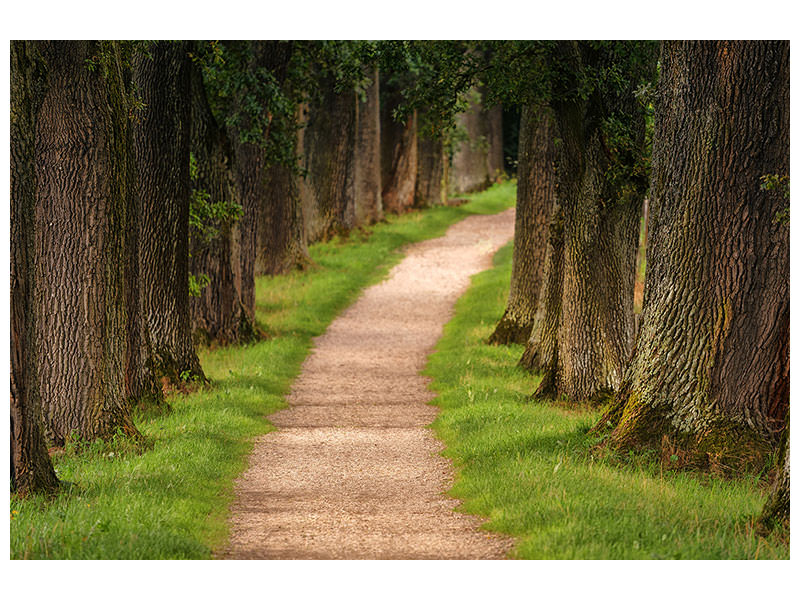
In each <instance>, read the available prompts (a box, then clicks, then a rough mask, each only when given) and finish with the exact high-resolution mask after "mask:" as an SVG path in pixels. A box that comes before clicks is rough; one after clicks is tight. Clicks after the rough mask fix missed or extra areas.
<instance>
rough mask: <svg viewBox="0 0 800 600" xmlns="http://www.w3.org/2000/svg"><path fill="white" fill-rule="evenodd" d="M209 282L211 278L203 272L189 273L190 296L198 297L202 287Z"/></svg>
mask: <svg viewBox="0 0 800 600" xmlns="http://www.w3.org/2000/svg"><path fill="white" fill-rule="evenodd" d="M210 283H211V278H210V277H209V276H208V275H206V274H205V273H200V274H199V275H197V276H195V275H194V274H193V273H189V296H190V297H192V298H199V297H200V294H201V293H202V291H203V288H204V287H206V286H208V285H209V284H210Z"/></svg>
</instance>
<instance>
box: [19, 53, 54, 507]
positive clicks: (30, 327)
mask: <svg viewBox="0 0 800 600" xmlns="http://www.w3.org/2000/svg"><path fill="white" fill-rule="evenodd" d="M37 62H38V60H37V58H36V57H35V55H34V52H33V50H32V48H31V44H30V43H28V42H13V41H12V42H11V73H10V82H11V98H10V99H11V122H10V127H11V128H10V136H11V152H10V154H11V208H10V212H11V310H10V312H11V452H10V457H11V488H12V490H13V491H15V492H16V493H17V494H20V495H23V496H25V495H28V494H34V493H38V492H45V493H46V492H50V491H52V490H55V489H56V488H57V487H58V479H57V478H56V474H55V471H54V470H53V465H52V463H51V462H50V457H49V456H48V454H47V447H46V446H45V443H44V437H43V436H42V428H41V419H42V415H41V404H40V399H39V385H38V381H37V370H38V361H37V357H36V343H35V338H34V335H35V330H36V324H35V319H36V313H35V311H33V310H31V309H32V307H33V299H34V295H35V294H34V286H35V285H36V279H35V277H34V247H33V240H34V236H35V229H34V211H35V207H36V167H35V162H34V160H35V146H34V141H35V130H36V115H37V113H38V111H39V108H40V106H41V102H42V95H41V92H40V91H39V90H41V84H42V81H41V80H40V77H39V76H37V74H36V73H37Z"/></svg>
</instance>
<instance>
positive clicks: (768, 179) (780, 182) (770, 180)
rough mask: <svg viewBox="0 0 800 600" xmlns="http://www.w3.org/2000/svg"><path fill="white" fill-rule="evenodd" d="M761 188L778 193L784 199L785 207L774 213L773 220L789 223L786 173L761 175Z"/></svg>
mask: <svg viewBox="0 0 800 600" xmlns="http://www.w3.org/2000/svg"><path fill="white" fill-rule="evenodd" d="M761 189H762V190H764V191H771V192H776V193H779V194H781V195H782V196H783V199H784V200H786V208H783V209H781V210H779V211H778V212H776V213H775V222H776V223H780V224H781V225H788V224H789V176H788V175H777V174H774V173H773V174H771V175H762V176H761Z"/></svg>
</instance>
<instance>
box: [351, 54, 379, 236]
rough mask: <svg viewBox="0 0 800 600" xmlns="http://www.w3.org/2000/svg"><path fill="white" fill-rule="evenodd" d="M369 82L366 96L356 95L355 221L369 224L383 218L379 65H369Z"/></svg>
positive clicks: (359, 223)
mask: <svg viewBox="0 0 800 600" xmlns="http://www.w3.org/2000/svg"><path fill="white" fill-rule="evenodd" d="M369 76H370V77H371V79H372V84H371V85H370V86H369V87H368V88H367V89H366V90H365V99H364V100H363V101H362V100H361V99H359V98H357V99H356V145H355V148H354V152H355V157H354V163H353V172H354V178H355V183H354V185H355V225H357V226H359V225H371V224H372V223H377V222H378V221H380V220H381V219H382V218H383V201H382V199H381V113H380V76H379V74H378V67H377V66H375V67H372V68H370V69H369Z"/></svg>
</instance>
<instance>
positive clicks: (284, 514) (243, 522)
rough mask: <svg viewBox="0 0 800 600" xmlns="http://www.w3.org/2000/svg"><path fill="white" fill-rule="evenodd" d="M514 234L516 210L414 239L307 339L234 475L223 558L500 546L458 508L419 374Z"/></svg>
mask: <svg viewBox="0 0 800 600" xmlns="http://www.w3.org/2000/svg"><path fill="white" fill-rule="evenodd" d="M513 233H514V210H513V209H510V210H507V211H505V212H503V213H500V214H497V215H490V216H472V217H468V218H467V219H465V220H463V221H461V222H460V223H458V224H456V225H453V226H452V227H451V228H450V229H449V230H448V231H447V234H446V235H445V236H443V237H440V238H436V239H433V240H428V241H426V242H422V243H419V244H415V245H414V246H411V247H409V248H408V251H407V253H406V257H405V258H404V259H403V261H402V262H401V263H400V264H398V265H397V266H396V267H395V268H394V269H393V270H392V271H391V273H390V274H389V277H388V278H387V279H386V280H385V281H383V282H382V283H380V284H378V285H375V286H373V287H370V288H368V289H366V290H365V291H364V293H363V294H362V295H361V297H360V298H359V299H358V300H357V301H356V302H355V304H353V305H352V306H351V307H350V308H348V309H347V310H346V311H345V312H343V313H342V314H341V315H340V316H339V317H338V318H337V319H336V320H334V321H333V323H331V325H330V327H329V328H328V330H327V331H326V332H325V334H324V335H322V336H320V337H318V338H316V340H315V345H314V349H313V351H312V353H311V354H310V355H309V356H308V358H307V359H306V361H305V363H304V364H303V370H302V373H301V374H300V376H299V377H298V378H297V380H296V381H295V383H294V385H293V387H292V390H291V393H290V395H289V404H290V407H289V408H288V409H286V410H283V411H280V412H278V413H275V414H274V415H272V416H271V417H270V419H271V420H272V422H273V423H275V425H276V426H277V427H278V428H279V429H278V431H276V432H273V433H269V434H267V435H264V436H262V437H260V438H258V439H257V440H256V444H255V449H254V451H253V454H252V455H251V457H250V466H249V468H248V470H247V471H246V472H245V473H244V474H243V475H242V476H241V478H239V479H238V480H237V482H236V500H235V502H234V505H233V507H232V516H231V520H230V522H231V539H230V544H229V546H228V547H227V548H226V550H225V551H224V552H223V553H222V554H221V555H220V558H235V559H242V558H255V559H260V558H277V559H289V558H322V559H330V558H348V559H356V558H365V559H372V558H392V559H411V558H454V559H466V558H503V556H504V555H505V553H506V552H507V551H508V550H509V548H510V544H511V543H510V540H508V539H507V538H503V537H500V536H496V535H493V534H488V533H487V532H485V531H480V530H479V529H478V527H479V526H480V520H479V519H477V518H476V517H472V516H469V515H464V514H460V513H457V512H454V511H453V508H454V507H455V506H456V505H457V504H458V502H457V501H456V500H453V499H451V498H448V497H447V495H446V494H445V492H446V490H447V489H448V488H449V487H450V485H451V484H452V476H453V470H452V466H451V464H450V462H449V461H448V460H447V459H445V458H442V457H441V456H440V455H439V452H440V451H441V450H442V445H441V443H440V442H439V441H438V440H436V438H435V437H434V435H433V432H432V431H431V430H430V429H429V428H428V427H426V426H427V425H428V424H429V423H431V422H432V421H433V419H434V417H435V416H436V411H437V409H436V408H435V407H433V406H429V405H428V402H429V401H430V400H431V399H432V398H433V394H432V393H431V392H430V391H429V390H428V389H427V384H428V380H427V379H426V378H425V377H422V376H421V375H420V374H419V371H420V370H421V369H422V368H424V366H425V362H426V358H427V356H428V354H430V353H431V351H432V350H433V347H434V345H435V344H436V341H437V340H438V339H439V337H440V336H441V334H442V327H443V325H444V324H445V323H446V322H447V321H448V319H449V318H450V316H451V314H452V308H453V304H454V303H455V301H456V299H457V298H458V297H459V296H460V295H461V294H462V293H464V291H465V290H466V288H467V286H468V285H469V279H470V276H472V275H474V274H475V273H477V272H479V271H481V270H484V269H487V268H489V267H490V266H491V257H492V255H493V254H494V252H496V251H497V249H498V248H500V246H502V245H503V244H505V243H506V242H508V241H509V240H510V239H511V238H512V237H513Z"/></svg>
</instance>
